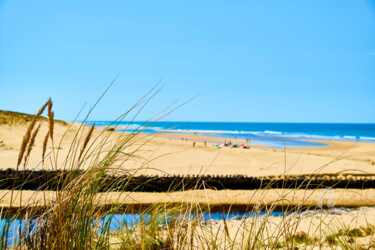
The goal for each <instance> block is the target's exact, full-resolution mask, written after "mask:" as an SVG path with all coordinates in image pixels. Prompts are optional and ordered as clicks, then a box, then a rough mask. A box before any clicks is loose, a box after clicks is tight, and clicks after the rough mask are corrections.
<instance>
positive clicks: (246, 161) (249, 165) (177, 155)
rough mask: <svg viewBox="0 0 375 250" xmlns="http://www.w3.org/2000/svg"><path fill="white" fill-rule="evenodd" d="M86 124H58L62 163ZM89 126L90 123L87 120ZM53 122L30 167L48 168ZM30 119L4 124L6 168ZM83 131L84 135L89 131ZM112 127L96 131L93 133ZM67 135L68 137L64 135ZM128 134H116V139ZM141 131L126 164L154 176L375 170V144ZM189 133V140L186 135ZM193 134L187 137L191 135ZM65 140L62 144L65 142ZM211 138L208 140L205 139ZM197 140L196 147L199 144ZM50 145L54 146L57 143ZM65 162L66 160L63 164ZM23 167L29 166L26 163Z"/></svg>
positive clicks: (1, 151) (1, 145)
mask: <svg viewBox="0 0 375 250" xmlns="http://www.w3.org/2000/svg"><path fill="white" fill-rule="evenodd" d="M79 126H80V124H73V125H72V126H70V127H69V126H68V125H62V124H58V123H57V124H56V126H55V129H54V131H55V132H54V134H55V135H54V136H55V142H54V145H53V146H54V147H55V148H58V147H59V157H58V160H59V161H60V162H61V163H62V162H64V160H65V156H66V155H67V153H68V152H69V149H70V147H71V143H72V141H73V139H74V137H75V134H76V131H77V129H78V127H79ZM83 126H85V125H83ZM47 127H48V126H47V123H46V122H44V123H42V127H41V130H40V132H39V134H40V136H39V137H37V138H36V143H35V145H34V147H33V151H32V153H31V156H30V159H29V162H28V164H27V165H26V168H29V169H34V168H42V167H44V168H48V166H42V165H41V154H42V144H43V138H44V135H45V134H46V133H47ZM26 129H27V124H26V123H17V124H13V125H11V126H9V125H1V126H0V159H1V164H0V168H2V169H6V168H16V164H17V157H18V151H19V147H20V143H21V141H22V137H23V135H24V133H25V132H26ZM88 129H89V128H88V127H86V126H85V130H84V131H82V135H83V136H84V135H85V133H87V131H88ZM100 134H102V136H104V135H107V134H108V132H105V131H102V130H95V132H94V135H93V138H95V137H97V136H99V135H100ZM63 135H64V139H63V140H61V138H62V136H63ZM121 136H126V134H122V133H119V132H115V133H111V135H110V140H112V141H116V140H118V138H119V137H121ZM151 137H152V136H151V135H137V136H136V137H135V138H134V139H133V141H134V142H133V143H132V144H131V145H129V147H127V148H125V149H124V151H127V152H132V151H134V150H137V152H136V156H137V157H133V158H132V159H129V160H128V161H127V162H126V164H124V166H123V167H124V168H125V169H128V170H130V169H139V167H142V169H141V170H138V171H137V174H148V175H197V174H200V175H246V176H268V175H283V174H286V175H300V174H325V173H327V174H340V173H363V174H375V143H365V142H347V141H319V142H324V143H326V144H329V146H326V147H305V148H303V147H301V148H288V149H287V150H278V149H272V148H268V147H266V146H263V145H256V144H251V148H250V149H243V148H231V147H216V146H215V145H216V144H217V143H220V142H221V144H222V143H223V142H224V141H225V140H226V141H232V142H235V143H238V144H242V143H245V141H244V140H233V139H229V138H217V137H208V136H200V135H195V134H172V133H168V134H162V135H159V136H157V137H152V138H151ZM181 138H184V140H181ZM185 139H187V140H185ZM60 141H61V143H60ZM204 141H206V142H207V143H206V145H205V144H204ZM193 143H195V146H194V147H193ZM48 148H49V149H52V145H51V143H49V144H48ZM59 166H60V167H61V166H63V164H59ZM22 167H23V166H22Z"/></svg>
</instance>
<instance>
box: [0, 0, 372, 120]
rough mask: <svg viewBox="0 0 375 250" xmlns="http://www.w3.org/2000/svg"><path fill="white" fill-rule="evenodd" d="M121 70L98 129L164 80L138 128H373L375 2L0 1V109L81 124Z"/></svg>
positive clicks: (98, 114) (99, 114)
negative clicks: (155, 118) (154, 118)
mask: <svg viewBox="0 0 375 250" xmlns="http://www.w3.org/2000/svg"><path fill="white" fill-rule="evenodd" d="M119 72H121V74H120V76H119V78H118V79H117V81H116V83H115V84H114V86H113V87H112V89H111V90H110V91H109V92H108V94H107V96H106V97H105V98H104V99H103V101H102V102H101V103H100V105H99V106H98V107H97V109H96V110H95V111H94V113H93V114H92V116H91V119H92V120H110V119H113V118H115V117H117V116H118V115H119V114H121V113H122V112H123V111H125V110H126V109H127V108H129V107H130V106H131V105H132V104H134V103H135V102H136V100H137V99H138V98H140V97H141V96H142V95H143V94H144V93H146V92H147V90H149V89H150V88H151V87H152V86H153V85H154V84H155V83H157V82H158V81H159V80H160V79H161V78H163V80H162V84H165V87H164V88H163V89H162V91H161V92H160V93H159V94H158V95H157V96H156V97H155V99H154V100H153V101H152V102H151V103H150V105H149V106H148V107H147V108H146V109H145V110H144V113H143V114H142V115H141V116H140V117H139V119H141V120H142V119H145V118H147V117H148V116H149V115H151V114H153V113H156V112H157V111H160V110H161V109H163V108H164V107H166V106H167V105H168V104H170V103H172V102H173V101H174V100H176V99H179V100H180V102H183V101H184V100H187V99H189V98H191V97H193V96H195V95H197V94H201V95H200V96H199V97H198V98H196V99H194V100H193V101H191V102H189V103H188V104H186V105H184V106H183V107H182V108H180V109H178V110H177V111H175V112H174V113H173V115H171V116H170V117H168V120H178V121H187V120H189V121H245V122H371V123H374V122H375V2H374V1H369V0H355V1H353V0H337V1H334V0H330V1H327V0H314V1H302V0H295V1H287V0H283V1H280V0H273V1H272V0H270V1H264V0H258V1H248V0H247V1H245V0H244V1H220V0H216V1H190V0H189V1H176V0H170V1H164V0H160V1H124V0H119V1H92V0H90V1H76V0H75V1H67V0H65V1H51V0H46V1H39V0H33V1H30V0H24V1H22V0H19V1H6V0H5V1H4V0H3V1H0V109H4V110H14V111H20V112H27V113H35V112H36V111H37V109H38V108H39V107H40V106H41V105H42V104H43V103H44V101H46V100H47V99H48V97H52V99H53V100H54V105H55V107H54V110H55V112H56V117H57V118H60V119H66V120H72V119H73V118H74V117H75V115H76V114H77V113H78V111H79V110H80V109H81V107H82V105H83V104H84V103H86V105H87V106H86V107H87V108H88V107H90V105H92V104H93V103H94V102H95V100H96V99H97V98H98V97H99V96H100V94H101V93H102V92H103V91H104V89H105V88H106V87H107V85H108V84H109V82H111V80H112V79H113V78H114V77H115V76H116V75H117V74H118V73H119ZM86 111H87V109H86Z"/></svg>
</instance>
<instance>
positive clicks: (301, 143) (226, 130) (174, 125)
mask: <svg viewBox="0 0 375 250" xmlns="http://www.w3.org/2000/svg"><path fill="white" fill-rule="evenodd" d="M87 123H88V124H89V125H91V124H92V123H93V121H89V122H87ZM95 123H96V125H97V126H101V127H106V126H109V125H111V124H112V123H111V122H109V121H96V122H95ZM113 125H116V130H118V131H124V130H126V131H128V132H133V131H141V132H142V133H154V132H164V133H190V134H199V135H209V136H213V137H224V138H233V139H235V138H238V139H248V140H249V141H250V142H252V143H255V144H262V145H267V146H270V147H273V148H278V149H282V148H285V147H313V146H326V145H327V144H325V143H320V142H315V141H311V140H339V141H353V142H356V141H359V142H375V124H374V123H264V122H168V121H163V122H156V123H152V122H140V121H136V122H131V123H130V122H127V121H122V122H119V123H116V124H113ZM214 141H215V142H217V143H222V142H221V141H220V140H219V139H218V140H214Z"/></svg>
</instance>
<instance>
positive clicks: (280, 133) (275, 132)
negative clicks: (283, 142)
mask: <svg viewBox="0 0 375 250" xmlns="http://www.w3.org/2000/svg"><path fill="white" fill-rule="evenodd" d="M264 133H265V134H271V135H282V134H283V133H282V132H279V131H270V130H266V131H264Z"/></svg>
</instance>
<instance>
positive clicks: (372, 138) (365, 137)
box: [360, 136, 375, 141]
mask: <svg viewBox="0 0 375 250" xmlns="http://www.w3.org/2000/svg"><path fill="white" fill-rule="evenodd" d="M360 139H361V140H366V141H375V137H368V136H361V137H360Z"/></svg>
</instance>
